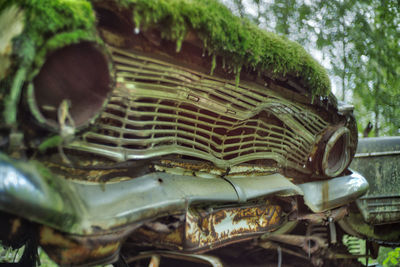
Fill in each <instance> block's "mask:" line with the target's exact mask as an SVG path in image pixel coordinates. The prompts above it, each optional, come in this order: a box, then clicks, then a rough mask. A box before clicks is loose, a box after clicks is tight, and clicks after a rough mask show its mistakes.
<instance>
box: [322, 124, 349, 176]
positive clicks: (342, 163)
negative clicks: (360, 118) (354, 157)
mask: <svg viewBox="0 0 400 267" xmlns="http://www.w3.org/2000/svg"><path fill="white" fill-rule="evenodd" d="M350 154H351V152H350V131H349V129H347V128H346V127H341V128H339V129H338V130H336V131H335V132H334V133H333V134H332V136H331V137H330V138H329V140H328V142H327V144H326V146H325V151H324V154H323V157H322V171H323V172H324V173H325V175H326V176H328V177H335V176H338V175H339V174H340V173H342V172H343V171H344V169H345V168H346V167H347V166H348V165H349V163H350V160H351V156H350Z"/></svg>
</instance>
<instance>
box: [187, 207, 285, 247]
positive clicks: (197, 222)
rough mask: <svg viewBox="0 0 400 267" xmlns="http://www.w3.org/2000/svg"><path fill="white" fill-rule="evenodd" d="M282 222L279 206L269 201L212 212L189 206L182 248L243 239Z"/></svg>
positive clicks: (272, 228) (263, 231)
mask: <svg viewBox="0 0 400 267" xmlns="http://www.w3.org/2000/svg"><path fill="white" fill-rule="evenodd" d="M281 223H282V210H281V207H280V206H277V205H273V204H270V203H268V202H266V203H264V204H259V205H254V206H250V207H238V208H225V209H221V210H213V211H209V212H207V211H199V210H194V209H190V210H189V212H188V213H187V217H186V226H185V248H186V249H188V250H198V249H202V248H209V247H213V248H215V247H218V246H223V245H226V244H229V243H231V242H234V241H235V240H241V241H243V240H244V239H245V238H246V237H254V235H257V234H262V233H265V232H269V231H273V230H275V229H276V228H277V227H278V226H279V225H280V224H281Z"/></svg>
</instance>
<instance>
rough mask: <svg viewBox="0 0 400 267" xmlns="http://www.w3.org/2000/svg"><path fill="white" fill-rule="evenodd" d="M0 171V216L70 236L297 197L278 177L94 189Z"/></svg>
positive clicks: (21, 168) (25, 168) (30, 168)
mask: <svg viewBox="0 0 400 267" xmlns="http://www.w3.org/2000/svg"><path fill="white" fill-rule="evenodd" d="M0 167H1V168H0V178H1V179H0V192H1V193H2V198H1V199H0V210H3V211H6V212H9V213H11V214H16V215H23V216H24V218H27V219H29V220H31V221H33V222H37V223H41V224H45V225H48V226H51V227H53V228H55V229H58V230H60V231H64V232H67V233H72V234H94V233H102V232H107V231H109V230H112V229H115V228H117V227H123V226H128V225H135V223H138V222H142V221H144V220H149V219H155V218H158V217H162V216H165V215H168V214H174V213H179V212H184V211H185V210H186V209H187V208H188V206H190V205H195V204H198V203H202V204H207V203H208V204H209V203H238V202H242V201H243V200H251V199H255V198H259V197H266V196H269V195H272V194H285V195H301V194H302V192H301V190H300V189H299V187H297V186H296V185H294V184H293V183H291V182H290V181H289V180H288V179H286V178H285V177H283V176H282V175H280V174H275V175H269V176H256V177H253V179H243V178H231V179H230V180H228V179H222V178H210V179H204V178H198V177H194V176H183V175H173V174H169V173H154V172H153V173H148V174H145V175H142V176H140V177H137V178H135V179H131V180H126V181H119V182H109V183H103V184H99V183H89V182H85V183H82V182H75V181H68V180H66V179H63V178H60V177H58V176H57V175H54V174H52V173H51V172H50V171H49V170H48V169H46V168H44V167H43V166H41V165H38V166H36V167H35V165H33V164H29V163H26V162H22V161H13V160H10V159H7V158H3V159H2V160H0ZM234 185H235V186H234Z"/></svg>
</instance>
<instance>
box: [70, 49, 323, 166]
mask: <svg viewBox="0 0 400 267" xmlns="http://www.w3.org/2000/svg"><path fill="white" fill-rule="evenodd" d="M107 47H108V49H109V51H110V54H111V58H112V60H113V63H114V65H115V69H116V81H117V84H116V87H115V88H114V90H113V92H112V95H111V97H110V99H109V103H108V105H107V107H106V109H105V110H104V111H103V112H102V113H101V114H100V119H99V120H98V121H97V122H96V124H95V125H94V127H92V128H91V129H89V130H88V131H86V132H84V133H83V134H81V135H80V136H79V137H78V139H76V140H75V141H73V142H72V143H70V144H68V145H67V146H66V147H67V148H69V149H73V150H80V151H85V152H90V153H93V154H97V155H100V156H105V157H107V158H111V159H113V160H116V161H125V160H141V159H148V158H153V157H158V156H164V155H169V154H180V155H185V156H190V157H195V158H198V159H202V160H207V161H210V162H212V163H214V164H215V165H216V166H218V167H220V168H228V167H230V166H234V165H237V164H240V163H244V162H250V161H254V160H264V159H269V160H273V161H275V162H276V163H277V164H278V166H279V167H282V168H292V169H295V170H297V171H300V172H301V173H311V170H310V169H309V168H308V167H307V166H308V163H309V161H310V155H311V153H312V152H313V148H314V146H315V145H316V142H317V140H318V136H319V135H321V133H322V132H323V131H324V129H325V128H326V127H328V125H329V124H328V123H327V122H326V121H325V120H323V119H322V118H321V117H320V116H318V115H317V114H315V113H314V112H313V111H311V110H310V109H307V107H304V106H302V105H300V104H297V103H294V102H292V101H290V100H288V99H285V98H283V97H282V96H280V95H279V94H278V93H276V92H274V91H272V90H269V89H268V85H266V86H265V87H262V86H260V85H257V84H254V83H250V82H241V83H240V84H239V85H236V83H235V81H233V80H226V79H221V78H218V77H216V76H211V75H207V74H204V73H201V72H198V71H195V70H192V69H189V68H187V67H184V66H180V65H177V64H175V63H169V62H166V61H162V60H159V59H156V58H152V57H149V56H147V55H146V56H144V55H142V54H141V53H140V52H133V51H127V50H123V49H119V48H115V47H112V46H107ZM224 127H226V128H225V130H224ZM132 137H134V138H132ZM263 146H264V148H263V149H262V147H263ZM235 147H236V149H235Z"/></svg>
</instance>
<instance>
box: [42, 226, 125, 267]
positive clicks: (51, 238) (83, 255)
mask: <svg viewBox="0 0 400 267" xmlns="http://www.w3.org/2000/svg"><path fill="white" fill-rule="evenodd" d="M121 240H122V232H121V233H112V234H108V235H100V236H73V235H67V234H65V233H62V232H59V231H57V230H54V229H52V228H49V227H46V226H42V227H41V228H40V229H39V244H40V245H41V246H42V247H43V249H44V250H45V251H46V253H47V254H48V255H49V257H50V258H51V259H52V260H54V261H55V262H56V263H58V264H60V265H89V264H93V263H96V262H102V261H104V260H105V261H108V260H110V259H113V257H116V256H117V255H118V251H119V248H120V246H121Z"/></svg>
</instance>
